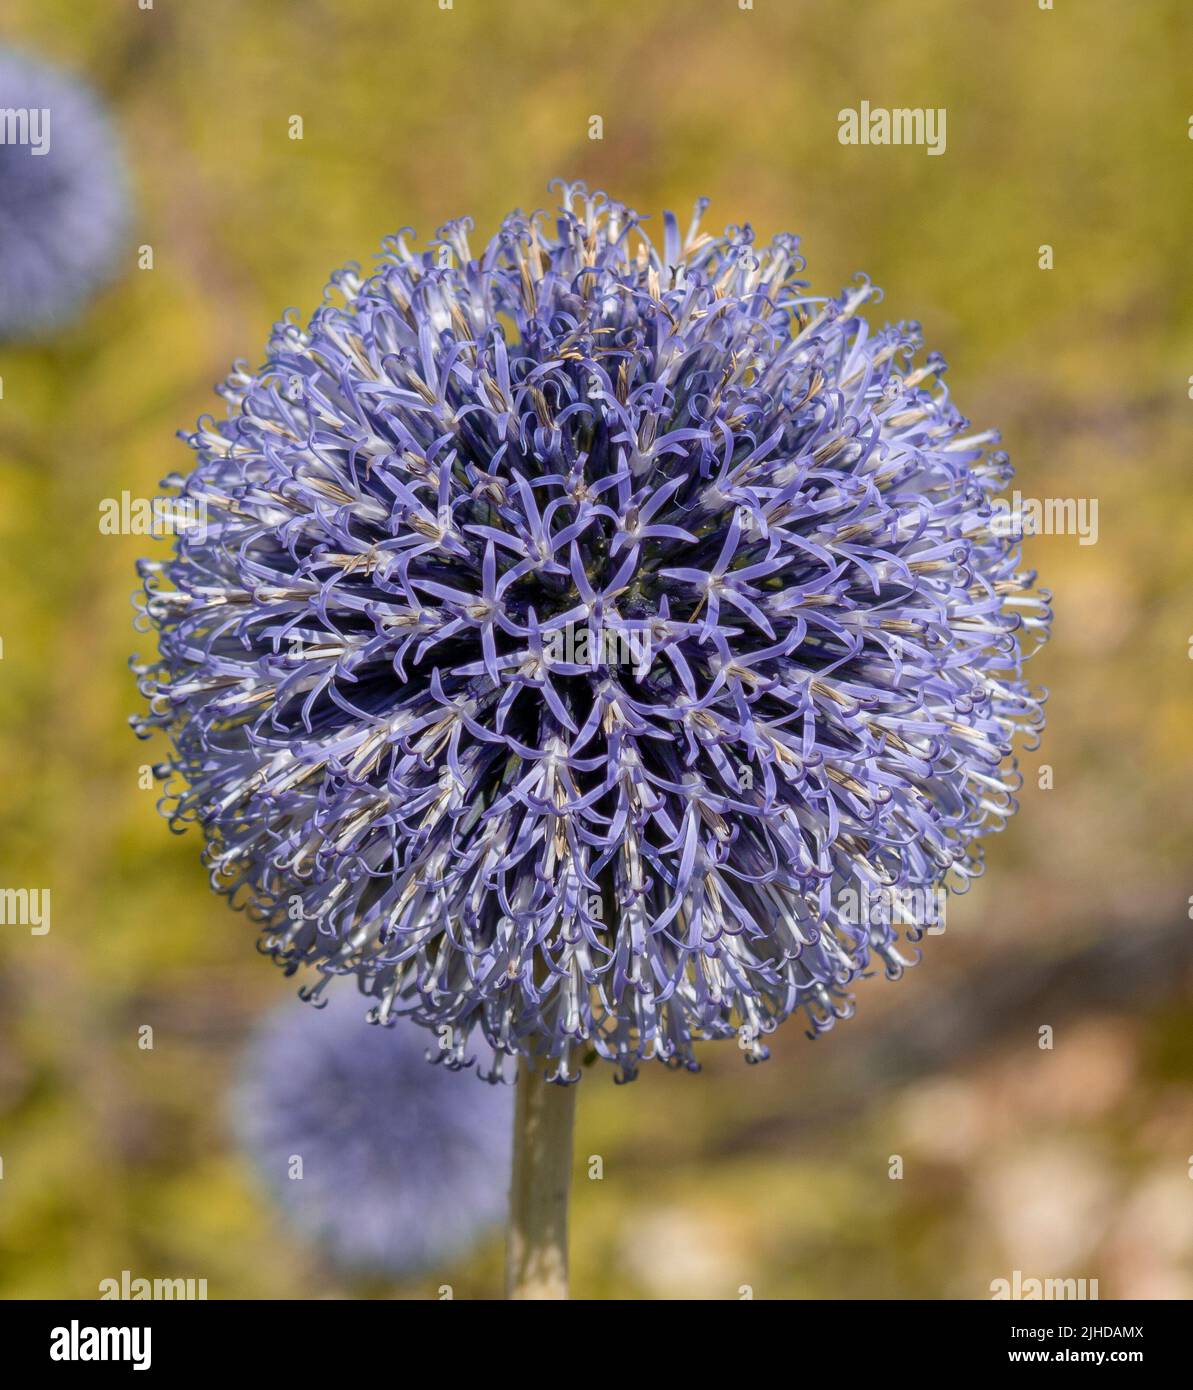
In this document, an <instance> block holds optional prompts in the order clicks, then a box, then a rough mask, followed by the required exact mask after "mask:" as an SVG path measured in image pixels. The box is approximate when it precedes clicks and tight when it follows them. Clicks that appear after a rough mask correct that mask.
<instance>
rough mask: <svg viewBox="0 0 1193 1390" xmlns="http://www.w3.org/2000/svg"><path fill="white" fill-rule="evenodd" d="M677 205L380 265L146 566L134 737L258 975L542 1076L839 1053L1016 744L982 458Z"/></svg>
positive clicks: (236, 386)
mask: <svg viewBox="0 0 1193 1390" xmlns="http://www.w3.org/2000/svg"><path fill="white" fill-rule="evenodd" d="M703 210H704V205H703V204H700V205H698V206H697V211H696V217H695V218H694V219H693V221H692V224H691V226H690V227H689V228H688V230H687V232H686V234H684V233H683V232H682V231H681V228H680V226H679V224H678V223H677V221H676V219H675V218H674V217H673V216H672V215H670V214H666V215H665V216H664V218H663V227H662V236H661V239H660V241H659V244H655V243H654V242H652V241H651V240H650V239H649V238H648V235H647V231H646V228H645V226H644V225H643V222H642V220H641V219H640V218H639V216H638V215H637V214H636V213H634V212H633V211H631V210H630V209H629V208H627V207H624V206H622V205H620V204H618V203H616V202H611V201H609V200H607V199H606V198H605V197H604V196H603V195H601V194H599V193H598V194H593V195H591V196H590V195H588V194H587V193H586V192H585V191H584V189H583V187H582V186H580V185H571V186H565V187H564V189H563V194H562V207H561V208H560V210H559V213H558V216H557V217H556V218H555V219H554V222H553V225H548V221H547V219H546V218H545V217H543V216H541V215H535V216H532V217H527V216H523V215H522V214H520V213H515V214H513V215H512V216H511V217H509V218H507V219H506V221H505V223H504V225H503V226H502V228H501V230H500V232H499V233H498V234H497V235H496V236H495V237H494V238H493V240H492V241H491V242H489V244H488V245H487V246H486V247H485V248H484V249H483V250H482V251H481V253H480V254H479V256H474V255H473V252H472V250H471V249H470V247H469V243H468V231H469V224H468V223H466V222H457V223H453V224H451V225H449V226H447V227H445V228H443V229H442V231H441V233H440V235H439V237H438V239H437V240H436V241H435V242H433V243H432V244H431V245H430V247H429V248H428V249H427V250H425V251H422V252H418V251H415V250H413V249H412V248H411V246H410V244H409V241H408V237H407V236H406V235H405V234H403V235H400V236H397V237H395V238H393V239H392V240H390V241H389V242H388V243H387V244H386V246H385V254H384V256H383V257H382V259H381V264H380V266H379V268H378V270H377V271H376V273H374V274H373V275H371V276H369V277H364V276H362V275H361V274H360V273H359V272H358V271H357V270H356V269H355V268H349V269H347V270H345V271H343V272H342V273H340V274H339V275H337V276H335V277H334V278H333V281H332V285H331V288H330V290H329V294H328V298H327V301H326V303H325V304H324V306H323V307H322V308H320V309H319V310H318V311H317V312H316V313H315V315H314V316H313V318H312V319H311V321H310V323H309V325H308V326H306V327H302V326H301V325H300V324H299V323H297V322H294V321H290V320H286V321H284V322H282V323H280V324H278V325H277V328H276V330H275V333H274V336H273V338H272V341H271V342H270V345H269V350H268V355H267V359H266V362H265V364H264V366H263V367H262V368H261V369H260V370H259V371H256V372H253V371H250V370H248V369H247V368H239V369H237V370H236V371H235V372H234V374H233V375H232V377H231V378H230V379H229V381H228V383H227V385H226V387H225V388H224V394H225V396H226V398H227V400H228V403H229V407H230V409H229V413H228V416H227V418H226V419H224V420H221V421H219V422H216V421H213V420H210V419H207V420H204V421H202V422H200V426H199V429H198V430H197V431H196V432H195V433H194V434H193V435H191V436H190V440H189V442H190V445H191V447H192V448H193V450H194V452H195V455H196V458H197V464H196V467H195V470H194V471H193V472H192V473H191V474H190V476H189V477H188V478H186V479H184V480H177V483H178V486H179V487H180V489H181V492H182V494H183V500H188V501H189V504H190V506H191V508H192V509H195V508H200V507H201V508H205V509H206V513H207V517H208V522H207V526H206V529H205V531H204V533H203V534H202V535H201V536H199V535H197V534H195V533H194V532H190V533H187V534H184V535H183V537H182V538H181V539H180V541H179V544H178V548H177V553H176V555H175V558H174V559H173V560H172V561H170V562H168V563H165V564H161V565H147V566H146V567H145V568H144V570H143V575H144V578H145V595H144V603H145V613H146V617H147V621H148V623H149V624H150V625H152V626H153V627H155V628H156V629H157V632H158V636H159V650H160V660H159V661H158V662H157V663H156V664H155V665H152V666H145V667H141V668H138V669H139V672H140V675H141V682H142V689H143V691H144V693H145V694H146V695H147V697H148V698H149V701H150V709H149V715H148V717H147V718H145V719H143V720H141V721H140V723H139V729H140V732H141V733H143V734H145V735H148V734H149V733H151V732H152V731H153V730H154V729H163V730H165V731H166V732H167V733H168V734H169V736H170V738H171V740H172V743H173V749H174V752H173V756H172V757H171V759H170V761H169V762H168V763H167V764H166V765H164V767H163V769H162V771H163V773H165V774H166V775H168V776H172V777H174V778H175V779H176V780H175V781H174V782H173V783H172V785H171V787H170V789H169V797H168V801H167V809H168V810H169V812H170V814H171V816H172V818H173V821H174V823H175V824H179V825H180V824H182V823H184V822H186V821H188V820H197V821H198V822H199V824H200V825H201V826H202V827H203V830H204V832H205V834H206V836H207V840H208V849H207V854H208V858H209V862H210V867H211V874H212V880H213V883H214V884H215V886H216V887H217V888H220V889H221V890H223V891H226V892H228V893H230V894H234V895H236V898H237V901H241V902H243V903H245V905H247V906H248V908H249V910H250V912H251V913H252V914H253V915H254V916H255V917H256V918H257V920H258V921H259V922H260V924H261V927H262V944H263V948H264V949H265V950H266V951H267V952H269V953H270V954H272V955H274V956H275V957H277V958H278V959H279V960H280V961H282V962H283V963H285V964H286V965H287V966H288V967H290V968H294V969H296V968H298V967H299V966H300V965H309V966H314V967H316V969H317V970H318V971H319V972H321V974H322V979H321V980H320V984H319V986H318V987H319V988H321V987H322V986H323V985H325V984H326V983H327V982H328V980H329V979H330V978H331V977H333V976H335V975H337V974H345V973H348V974H353V975H356V976H358V977H359V979H360V980H361V981H362V982H363V988H364V989H365V990H366V992H367V993H369V994H371V995H372V996H373V997H374V998H375V1000H376V1005H375V1007H376V1013H377V1016H378V1017H381V1018H387V1017H389V1016H390V1015H392V1014H394V1013H402V1014H409V1015H410V1016H411V1017H413V1018H414V1019H415V1020H417V1021H418V1022H419V1023H422V1024H424V1025H426V1026H428V1027H431V1028H434V1029H437V1030H442V1029H447V1030H448V1031H449V1034H450V1037H451V1039H452V1043H453V1046H454V1047H457V1048H459V1049H463V1048H465V1047H466V1045H467V1042H468V1039H469V1037H470V1036H472V1035H473V1034H474V1033H475V1032H477V1031H480V1032H482V1033H483V1034H484V1036H485V1038H486V1039H487V1040H488V1042H489V1043H490V1045H491V1046H492V1047H493V1048H494V1049H495V1050H496V1052H497V1053H498V1054H499V1055H500V1056H502V1057H516V1056H518V1055H523V1056H537V1057H539V1058H540V1059H542V1060H543V1061H545V1062H546V1064H547V1066H548V1069H549V1074H550V1075H551V1076H552V1077H553V1078H555V1079H558V1080H571V1079H573V1078H574V1077H575V1076H576V1075H577V1069H578V1067H579V1065H580V1064H581V1063H582V1062H583V1061H584V1060H586V1059H587V1058H589V1057H593V1056H595V1057H599V1058H603V1059H606V1060H609V1061H611V1062H613V1063H615V1064H616V1065H617V1066H618V1068H619V1071H620V1076H621V1077H630V1076H632V1075H633V1074H634V1072H635V1070H636V1068H637V1066H638V1063H639V1062H640V1061H641V1060H642V1059H645V1058H658V1059H661V1060H663V1061H665V1062H669V1063H672V1064H684V1065H689V1066H694V1065H695V1059H694V1052H693V1047H694V1044H695V1043H696V1042H698V1041H700V1040H704V1039H713V1038H735V1039H737V1041H738V1043H739V1045H740V1046H741V1048H742V1050H743V1051H744V1053H745V1055H746V1056H747V1058H749V1059H757V1058H760V1057H762V1056H764V1055H765V1051H766V1049H765V1046H764V1041H763V1035H764V1034H766V1033H769V1032H770V1031H771V1030H772V1029H773V1028H774V1027H775V1026H776V1024H778V1023H779V1022H780V1021H781V1020H783V1019H785V1018H786V1017H788V1016H789V1015H790V1014H792V1013H793V1012H796V1011H801V1012H802V1013H803V1015H804V1016H805V1018H806V1020H807V1022H808V1024H809V1025H810V1027H811V1029H812V1031H813V1032H816V1031H819V1030H821V1029H823V1028H825V1027H827V1026H828V1025H830V1024H831V1023H832V1022H833V1020H834V1018H837V1017H840V1016H842V1015H844V1014H845V1013H847V1012H848V1011H849V1008H850V999H849V994H848V987H849V985H850V983H851V981H853V980H854V979H855V978H856V977H857V976H858V975H859V974H861V973H862V972H864V971H866V970H867V969H868V968H869V966H870V964H871V962H872V961H873V960H874V959H875V958H877V960H878V961H880V962H882V964H883V965H884V966H885V968H886V970H887V972H888V973H889V974H892V975H895V974H898V973H899V971H900V970H901V969H902V967H903V965H904V964H905V963H906V962H907V961H908V959H909V958H910V957H913V956H914V955H915V949H914V944H913V947H912V950H911V951H910V952H909V951H908V950H907V947H906V943H907V940H908V939H910V940H911V942H912V943H914V942H915V941H916V940H918V939H919V937H920V935H921V934H922V932H923V930H924V927H925V921H924V920H922V919H923V918H924V916H925V914H923V913H921V914H920V915H919V917H917V916H916V914H915V913H912V914H911V915H910V919H909V915H908V913H907V911H906V904H907V903H908V902H909V901H910V902H912V903H913V904H914V902H915V901H917V900H919V901H923V902H929V903H930V902H932V901H933V900H934V895H935V894H936V893H938V892H939V891H940V890H942V888H943V886H945V885H951V886H954V887H959V888H964V887H965V886H966V885H967V883H968V881H969V879H970V878H971V877H972V876H973V875H974V874H975V873H977V872H978V870H979V868H980V862H981V861H980V850H979V845H978V842H979V839H980V837H981V836H982V834H983V832H985V831H987V830H991V829H997V828H999V827H1000V826H1001V825H1002V824H1003V823H1004V822H1005V820H1006V819H1007V817H1008V816H1009V815H1010V814H1011V812H1012V811H1013V809H1014V806H1015V803H1014V793H1015V791H1016V789H1017V784H1018V779H1017V775H1016V773H1015V770H1014V762H1013V759H1012V753H1011V749H1012V741H1013V739H1014V737H1015V735H1016V734H1017V733H1019V732H1026V733H1028V734H1029V735H1030V734H1032V733H1033V732H1034V731H1035V730H1036V729H1038V727H1039V725H1040V724H1041V722H1042V720H1041V710H1040V702H1039V698H1038V696H1037V695H1035V694H1033V692H1032V691H1031V690H1030V688H1029V687H1028V686H1027V685H1026V684H1025V683H1024V682H1023V679H1022V676H1021V667H1022V660H1023V655H1024V653H1023V651H1022V648H1021V639H1022V638H1023V637H1024V635H1027V636H1028V638H1029V639H1030V641H1031V644H1032V645H1033V646H1034V644H1035V641H1036V640H1037V639H1039V638H1041V637H1042V636H1043V634H1044V630H1045V628H1046V624H1047V619H1048V614H1047V609H1046V596H1045V595H1041V594H1038V593H1036V592H1034V591H1033V580H1034V576H1033V575H1031V574H1025V573H1023V572H1022V571H1021V570H1020V568H1019V554H1018V550H1019V547H1018V543H1017V540H1016V538H1015V536H1014V534H1013V530H1012V528H1011V527H1008V526H1006V525H1004V524H1000V523H1001V522H1002V521H1004V520H1005V511H1003V510H1000V509H999V508H998V507H996V506H995V505H994V501H995V499H996V496H997V494H998V493H999V492H1000V491H1001V490H1002V489H1003V488H1004V487H1005V485H1006V484H1007V482H1008V480H1009V478H1010V477H1011V471H1010V468H1009V466H1008V463H1007V459H1006V456H1005V455H1004V454H1002V453H999V452H991V450H990V446H991V445H992V444H993V443H994V442H995V440H996V436H995V435H994V434H993V433H991V432H985V433H969V432H968V422H967V421H966V420H965V419H964V418H963V417H962V416H961V414H960V413H959V412H958V410H957V409H956V408H955V407H954V405H953V404H952V402H951V401H950V399H949V396H948V393H947V391H946V389H945V387H944V385H943V384H942V381H941V376H942V373H943V370H944V364H943V362H942V361H941V360H940V359H939V358H938V357H935V356H930V357H928V358H927V359H926V360H924V361H922V362H917V361H916V353H917V349H918V348H919V331H918V327H917V326H916V325H914V324H898V325H895V326H891V327H886V328H882V329H877V330H875V329H872V328H871V327H870V326H869V325H868V324H867V322H866V320H865V318H863V317H862V316H861V314H860V312H859V310H860V309H861V307H862V305H863V304H865V303H866V301H867V300H872V299H874V298H875V291H874V290H873V289H872V288H871V286H870V285H869V284H868V283H866V282H865V281H862V282H860V283H859V284H857V285H856V286H855V287H854V288H852V289H850V290H849V291H848V292H847V293H845V294H844V295H842V296H841V297H840V298H839V299H836V300H833V299H828V300H826V299H824V298H815V297H813V296H811V295H810V294H809V293H808V292H807V289H806V286H805V284H804V283H803V282H802V281H800V280H799V279H798V278H797V276H798V274H799V272H800V270H801V268H802V264H803V263H802V261H801V260H800V258H799V256H798V254H797V242H796V240H795V239H794V238H793V237H791V236H786V235H783V236H777V237H775V238H774V240H773V241H772V242H771V243H770V244H769V245H766V246H762V245H759V244H757V243H756V242H755V239H754V235H753V233H752V231H751V229H750V228H749V227H748V226H744V227H731V228H729V229H728V231H727V232H726V233H725V234H724V235H723V236H720V237H714V236H709V235H707V234H705V233H704V232H702V231H701V230H700V217H701V214H702V212H703ZM917 895H918V898H917ZM859 904H864V907H863V910H861V911H859V910H858V905H859ZM884 904H885V907H884ZM932 920H935V918H933V919H932Z"/></svg>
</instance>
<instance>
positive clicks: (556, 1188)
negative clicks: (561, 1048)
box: [505, 1061, 576, 1299]
mask: <svg viewBox="0 0 1193 1390" xmlns="http://www.w3.org/2000/svg"><path fill="white" fill-rule="evenodd" d="M575 1115H576V1088H575V1086H557V1085H549V1084H547V1083H546V1082H545V1081H544V1080H543V1073H542V1071H541V1070H540V1071H537V1072H535V1071H531V1070H530V1068H529V1067H528V1066H527V1064H526V1062H525V1061H523V1062H521V1063H520V1064H519V1066H518V1085H517V1090H516V1100H515V1105H514V1172H513V1180H512V1182H511V1184H510V1224H509V1244H508V1246H507V1249H506V1262H505V1291H506V1297H507V1298H518V1299H531V1298H532V1299H552V1298H554V1299H560V1298H567V1296H568V1188H569V1186H570V1185H571V1178H572V1127H573V1123H574V1120H575Z"/></svg>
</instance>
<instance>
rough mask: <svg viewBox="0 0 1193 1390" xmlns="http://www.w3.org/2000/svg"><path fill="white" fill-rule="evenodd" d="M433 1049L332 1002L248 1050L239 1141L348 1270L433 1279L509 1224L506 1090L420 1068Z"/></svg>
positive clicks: (339, 998)
mask: <svg viewBox="0 0 1193 1390" xmlns="http://www.w3.org/2000/svg"><path fill="white" fill-rule="evenodd" d="M428 1045H430V1047H431V1048H432V1049H434V1047H435V1040H434V1038H433V1037H430V1036H429V1035H428V1034H427V1033H425V1032H424V1031H422V1030H421V1029H418V1028H415V1027H414V1026H413V1025H411V1024H409V1023H406V1022H397V1021H395V1023H394V1024H391V1026H390V1027H388V1028H375V1027H370V1026H369V1025H368V1024H367V1023H366V1022H365V1021H364V1019H363V1017H362V1011H361V1010H360V1009H359V1008H357V1007H354V1006H353V1004H352V1002H351V1000H350V999H349V997H348V996H347V994H339V995H336V996H333V997H332V998H330V999H329V1000H328V1001H327V1006H326V1007H322V1008H308V1007H304V1006H302V1005H300V1004H296V1003H294V1002H293V1001H290V1002H289V1003H288V1004H287V1005H286V1006H284V1007H282V1008H279V1009H275V1010H274V1011H273V1012H272V1013H271V1014H270V1015H269V1016H268V1017H267V1019H266V1020H265V1022H264V1024H263V1025H262V1026H261V1027H260V1028H259V1029H258V1030H257V1032H256V1034H255V1035H254V1036H253V1038H252V1039H251V1041H250V1044H249V1046H248V1048H247V1050H246V1053H245V1057H244V1059H243V1063H242V1067H241V1074H240V1077H239V1080H238V1082H237V1084H236V1086H235V1087H234V1089H233V1092H232V1096H231V1109H232V1120H233V1126H234V1129H235V1131H236V1134H237V1137H238V1139H239V1141H240V1143H241V1144H242V1146H243V1147H244V1149H245V1150H246V1152H247V1153H248V1154H249V1156H250V1157H251V1158H252V1160H253V1163H254V1166H255V1168H256V1169H257V1171H258V1173H259V1174H260V1176H261V1177H262V1179H263V1180H264V1182H265V1185H266V1187H267V1188H268V1190H269V1191H270V1192H271V1193H272V1194H273V1196H274V1197H275V1198H276V1199H277V1201H278V1203H279V1205H280V1206H281V1208H282V1210H283V1211H284V1213H285V1215H286V1217H287V1218H288V1220H289V1221H290V1222H291V1224H292V1225H293V1226H294V1227H295V1228H296V1229H297V1230H298V1231H299V1232H300V1233H301V1234H302V1235H304V1236H305V1237H307V1238H309V1239H310V1240H312V1241H314V1242H316V1243H318V1244H320V1245H321V1246H323V1247H324V1248H325V1249H326V1251H327V1253H328V1254H329V1255H330V1256H331V1257H332V1258H333V1259H334V1260H335V1261H336V1262H337V1263H338V1264H340V1265H342V1266H345V1267H348V1268H352V1269H360V1270H370V1269H371V1270H376V1271H381V1272H385V1273H389V1274H408V1273H413V1272H416V1271H418V1270H422V1269H428V1268H434V1267H436V1266H438V1265H441V1264H442V1263H443V1262H444V1261H446V1260H449V1259H451V1258H453V1257H454V1256H456V1255H459V1254H460V1253H462V1252H464V1251H466V1250H467V1249H468V1248H469V1247H470V1246H471V1245H472V1244H473V1243H474V1242H475V1241H476V1240H477V1239H478V1238H479V1237H481V1236H483V1235H484V1234H485V1233H486V1232H487V1231H488V1230H490V1229H491V1228H494V1227H496V1226H498V1225H500V1223H501V1221H502V1218H503V1217H504V1214H505V1204H506V1199H507V1196H508V1189H509V1177H510V1162H511V1146H512V1138H511V1136H512V1125H513V1117H512V1116H513V1092H512V1091H511V1089H510V1088H509V1087H508V1086H501V1085H491V1086H476V1085H475V1084H472V1083H470V1082H469V1081H467V1080H466V1079H465V1078H464V1077H461V1076H458V1075H454V1074H452V1072H450V1071H449V1070H447V1069H445V1068H443V1067H431V1066H428V1065H427V1048H428ZM481 1070H482V1072H483V1070H484V1069H483V1068H482V1069H481ZM296 1158H299V1159H301V1160H302V1169H301V1177H295V1176H294V1174H295V1172H296V1171H297V1169H296V1165H295V1162H294V1160H295V1159H296Z"/></svg>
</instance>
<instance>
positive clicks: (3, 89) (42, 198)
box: [0, 48, 128, 340]
mask: <svg viewBox="0 0 1193 1390" xmlns="http://www.w3.org/2000/svg"><path fill="white" fill-rule="evenodd" d="M127 220H128V179H127V175H126V172H125V166H124V159H123V156H122V154H121V152H120V149H119V145H118V141H117V138H116V135H115V133H114V131H113V130H112V127H111V125H110V124H109V122H108V119H107V117H106V116H105V115H104V113H103V111H102V109H101V107H100V105H99V103H98V102H97V101H96V99H95V97H94V96H93V95H92V93H91V91H90V90H89V88H88V87H87V86H86V85H85V84H83V83H81V82H80V81H79V80H78V79H77V78H75V77H73V76H71V75H70V74H68V73H66V72H63V71H61V70H59V69H57V68H54V67H51V66H49V65H48V64H46V63H41V62H38V61H37V60H35V59H33V58H29V57H27V56H25V55H24V54H22V53H18V52H16V51H15V50H12V49H7V48H0V340H3V339H11V338H16V337H20V336H23V335H29V334H37V333H39V332H41V331H44V330H46V329H49V328H53V327H56V326H57V325H58V324H60V323H61V322H62V321H64V320H65V319H68V318H69V317H71V316H72V315H73V314H74V313H75V312H77V310H78V309H79V308H80V307H81V305H82V304H83V302H84V301H85V300H86V299H87V298H88V297H89V296H90V295H91V294H92V293H93V292H94V291H95V290H97V289H98V288H99V287H100V286H101V285H102V284H103V283H104V282H105V281H106V280H107V279H108V278H109V276H110V275H111V273H112V271H113V269H114V267H115V262H116V257H117V256H118V254H119V251H120V245H121V239H122V237H123V234H124V230H125V227H126V225H127Z"/></svg>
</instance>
